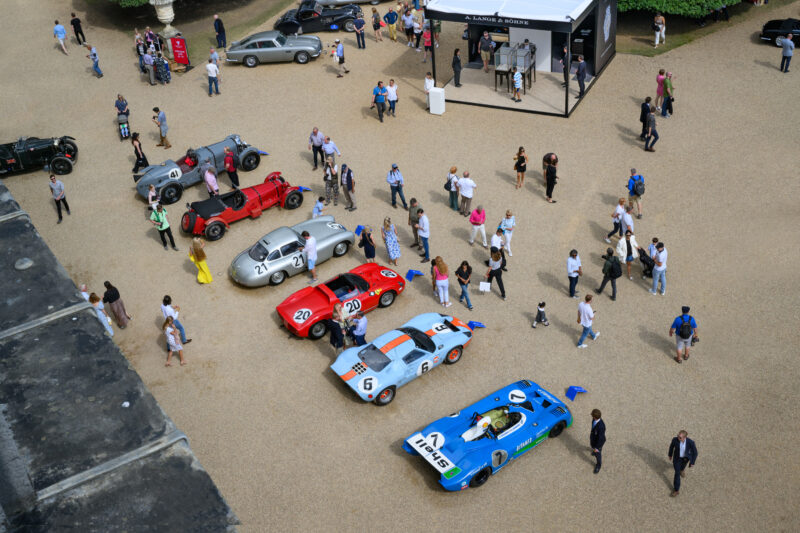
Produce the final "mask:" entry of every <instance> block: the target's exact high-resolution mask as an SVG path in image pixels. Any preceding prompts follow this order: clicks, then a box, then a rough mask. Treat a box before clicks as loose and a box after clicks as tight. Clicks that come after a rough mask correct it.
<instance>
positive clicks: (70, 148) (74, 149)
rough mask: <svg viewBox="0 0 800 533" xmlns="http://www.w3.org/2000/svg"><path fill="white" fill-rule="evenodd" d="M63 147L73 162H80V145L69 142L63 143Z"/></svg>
mask: <svg viewBox="0 0 800 533" xmlns="http://www.w3.org/2000/svg"><path fill="white" fill-rule="evenodd" d="M61 146H62V148H63V149H64V153H65V154H66V155H68V156H69V158H70V159H72V162H73V163H74V162H75V161H77V160H78V145H77V144H75V143H74V142H72V141H69V140H66V139H65V140H63V141H61Z"/></svg>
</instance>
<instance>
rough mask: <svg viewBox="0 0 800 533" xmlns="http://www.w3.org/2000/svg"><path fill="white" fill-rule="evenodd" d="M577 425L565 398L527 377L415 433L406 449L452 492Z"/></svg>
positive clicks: (480, 482)
mask: <svg viewBox="0 0 800 533" xmlns="http://www.w3.org/2000/svg"><path fill="white" fill-rule="evenodd" d="M571 425H572V414H570V412H569V409H567V406H566V405H564V402H562V401H561V400H559V399H558V398H556V397H555V396H553V395H552V394H550V393H549V392H547V391H546V390H544V389H543V388H541V387H539V385H537V384H536V383H534V382H532V381H529V380H526V379H523V380H521V381H517V382H516V383H512V384H511V385H508V386H507V387H503V388H502V389H500V390H498V391H496V392H493V393H492V394H490V395H489V396H487V397H486V398H484V399H482V400H480V401H478V402H475V403H474V404H472V405H470V406H469V407H466V408H464V409H463V410H461V411H459V412H457V413H453V414H451V415H450V416H446V417H444V418H440V419H439V420H437V421H436V422H434V423H432V424H430V425H429V426H427V427H426V428H425V429H423V430H422V431H420V432H418V433H414V434H413V435H411V436H410V437H408V438H407V439H406V441H405V443H404V444H403V449H404V450H405V451H407V452H408V453H410V454H411V455H421V456H422V457H423V458H424V459H425V460H426V461H427V462H428V463H430V465H431V466H433V467H434V468H435V469H436V470H437V471H438V472H439V473H440V474H441V476H440V478H439V483H440V484H441V485H442V486H443V487H444V488H445V489H446V490H450V491H456V490H464V489H466V488H467V487H473V488H474V487H480V486H481V485H483V484H484V483H486V481H487V480H488V479H489V476H491V475H492V474H494V473H496V472H497V471H498V470H500V469H501V468H503V467H504V466H506V465H507V464H508V463H510V462H511V461H513V460H514V459H517V458H518V457H520V456H522V454H524V453H525V452H527V451H529V450H531V449H532V448H533V447H534V446H536V445H538V444H540V443H541V442H542V441H544V440H545V439H547V438H552V437H557V436H559V435H560V434H561V432H562V431H564V429H565V428H568V427H569V426H571Z"/></svg>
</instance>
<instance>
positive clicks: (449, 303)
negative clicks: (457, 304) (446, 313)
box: [444, 302, 453, 307]
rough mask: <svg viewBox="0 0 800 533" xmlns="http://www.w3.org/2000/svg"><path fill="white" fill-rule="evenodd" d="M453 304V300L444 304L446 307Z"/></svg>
mask: <svg viewBox="0 0 800 533" xmlns="http://www.w3.org/2000/svg"><path fill="white" fill-rule="evenodd" d="M451 305H453V302H447V303H446V304H444V306H445V307H450V306H451Z"/></svg>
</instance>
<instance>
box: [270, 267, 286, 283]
mask: <svg viewBox="0 0 800 533" xmlns="http://www.w3.org/2000/svg"><path fill="white" fill-rule="evenodd" d="M285 279H286V272H284V271H283V270H280V271H278V272H275V273H273V274H272V275H271V276H270V277H269V282H270V283H272V284H273V285H280V284H281V283H283V282H284V280H285Z"/></svg>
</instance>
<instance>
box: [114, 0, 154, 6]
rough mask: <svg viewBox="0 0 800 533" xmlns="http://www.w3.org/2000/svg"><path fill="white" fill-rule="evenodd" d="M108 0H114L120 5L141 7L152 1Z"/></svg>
mask: <svg viewBox="0 0 800 533" xmlns="http://www.w3.org/2000/svg"><path fill="white" fill-rule="evenodd" d="M108 1H109V2H114V3H115V4H119V5H120V7H139V6H143V5H145V4H149V3H150V2H149V1H148V0H108Z"/></svg>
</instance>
